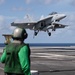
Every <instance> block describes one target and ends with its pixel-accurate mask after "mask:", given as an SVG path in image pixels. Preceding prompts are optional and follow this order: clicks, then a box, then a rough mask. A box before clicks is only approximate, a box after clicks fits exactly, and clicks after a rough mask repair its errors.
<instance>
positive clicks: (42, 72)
mask: <svg viewBox="0 0 75 75" xmlns="http://www.w3.org/2000/svg"><path fill="white" fill-rule="evenodd" d="M2 49H3V48H0V55H1V54H2V52H1V50H2ZM3 67H4V65H3V64H1V63H0V75H4V72H3ZM31 70H36V71H38V72H39V75H75V47H31Z"/></svg>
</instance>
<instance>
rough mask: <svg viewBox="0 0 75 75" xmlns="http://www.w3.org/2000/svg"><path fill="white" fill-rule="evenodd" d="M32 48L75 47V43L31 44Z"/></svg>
mask: <svg viewBox="0 0 75 75" xmlns="http://www.w3.org/2000/svg"><path fill="white" fill-rule="evenodd" d="M29 45H30V47H50V46H51V47H53V46H56V47H57V46H59V47H64V46H75V43H29ZM4 46H5V44H3V43H0V47H4Z"/></svg>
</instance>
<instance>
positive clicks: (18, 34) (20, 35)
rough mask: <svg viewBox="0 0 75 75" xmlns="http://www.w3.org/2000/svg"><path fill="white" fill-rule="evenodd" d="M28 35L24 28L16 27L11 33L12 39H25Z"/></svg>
mask: <svg viewBox="0 0 75 75" xmlns="http://www.w3.org/2000/svg"><path fill="white" fill-rule="evenodd" d="M27 36H28V34H27V32H26V30H25V29H24V28H16V29H15V30H14V32H13V34H12V38H13V39H26V38H27Z"/></svg>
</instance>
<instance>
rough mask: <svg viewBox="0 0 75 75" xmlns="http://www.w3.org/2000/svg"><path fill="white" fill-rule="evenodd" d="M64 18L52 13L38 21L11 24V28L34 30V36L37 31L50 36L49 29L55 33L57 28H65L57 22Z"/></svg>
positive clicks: (61, 15) (62, 15) (63, 15)
mask: <svg viewBox="0 0 75 75" xmlns="http://www.w3.org/2000/svg"><path fill="white" fill-rule="evenodd" d="M28 17H29V16H28ZM65 17H66V15H65V14H58V13H57V12H52V13H51V14H49V15H48V16H47V17H42V18H41V19H40V20H38V21H30V22H27V23H26V22H25V23H14V22H12V23H11V26H17V27H22V28H25V29H30V30H34V36H36V35H37V34H38V32H39V31H45V32H47V33H48V35H49V36H51V32H50V31H49V30H50V29H52V31H55V30H56V29H58V28H65V27H66V26H67V25H63V24H60V23H59V21H60V20H62V19H63V18H65Z"/></svg>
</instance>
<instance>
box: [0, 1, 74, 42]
mask: <svg viewBox="0 0 75 75" xmlns="http://www.w3.org/2000/svg"><path fill="white" fill-rule="evenodd" d="M54 11H55V12H58V13H61V14H66V15H67V17H66V18H64V19H63V20H61V22H60V23H62V24H66V25H69V26H68V27H66V28H64V29H57V30H56V31H55V32H52V31H51V33H52V35H51V36H50V37H49V36H48V34H47V33H46V32H39V33H38V35H37V36H36V37H35V38H33V34H34V32H33V31H31V30H27V32H28V34H29V36H28V39H27V40H26V42H28V43H75V0H0V43H3V42H4V40H5V38H4V37H3V36H2V34H12V32H13V30H14V27H11V23H12V22H14V21H19V22H25V21H27V19H26V15H27V14H29V15H30V16H31V17H32V19H33V20H39V19H40V17H41V15H44V16H47V15H48V14H49V13H51V12H54Z"/></svg>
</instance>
